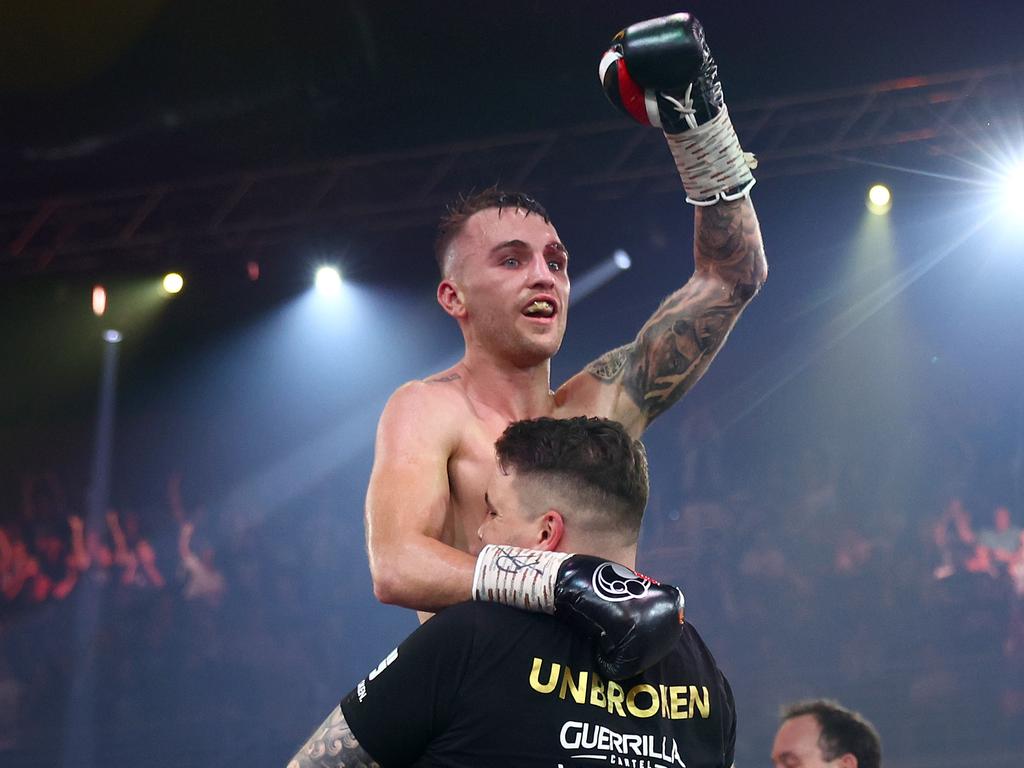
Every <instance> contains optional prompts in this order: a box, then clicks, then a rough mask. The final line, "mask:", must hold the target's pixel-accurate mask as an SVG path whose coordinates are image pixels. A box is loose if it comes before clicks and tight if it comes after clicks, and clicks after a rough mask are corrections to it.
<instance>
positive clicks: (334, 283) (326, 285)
mask: <svg viewBox="0 0 1024 768" xmlns="http://www.w3.org/2000/svg"><path fill="white" fill-rule="evenodd" d="M316 290H317V292H318V293H319V294H320V295H321V296H327V297H331V298H333V297H335V296H338V295H339V294H340V293H341V272H339V271H338V269H337V267H330V266H323V267H320V268H319V269H317V271H316Z"/></svg>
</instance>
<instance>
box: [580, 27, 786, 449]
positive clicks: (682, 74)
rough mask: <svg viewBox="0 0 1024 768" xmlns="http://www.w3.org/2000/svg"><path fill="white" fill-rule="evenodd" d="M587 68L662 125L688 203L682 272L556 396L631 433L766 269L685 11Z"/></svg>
mask: <svg viewBox="0 0 1024 768" xmlns="http://www.w3.org/2000/svg"><path fill="white" fill-rule="evenodd" d="M627 64H628V66H627ZM598 73H599V75H600V78H601V82H602V85H603V86H604V88H605V93H606V94H607V96H608V98H609V100H610V101H611V102H612V104H614V105H615V106H616V107H618V108H619V109H621V110H622V111H623V112H624V113H625V114H627V115H629V116H630V117H631V118H632V119H633V120H636V121H637V122H639V123H642V124H645V125H651V126H656V127H658V128H661V129H662V131H663V132H664V134H665V139H666V141H667V142H668V148H669V151H670V153H671V155H672V158H673V160H674V162H675V165H676V169H677V170H678V171H679V177H680V180H681V181H682V182H683V188H684V189H685V190H686V200H687V202H689V203H692V204H693V205H694V206H696V223H695V238H694V240H695V242H694V249H693V250H694V261H695V266H696V268H695V270H694V273H693V277H691V278H690V280H689V281H688V282H687V283H686V285H684V286H683V287H682V288H680V289H679V290H678V291H676V292H675V293H673V294H671V295H670V296H669V297H668V298H666V299H665V301H663V302H662V304H661V306H660V307H659V308H658V311H657V312H655V313H654V315H653V316H652V317H651V319H650V320H648V321H647V323H646V324H645V325H644V327H643V328H641V329H640V333H639V334H637V337H636V339H635V340H634V341H633V342H632V343H631V344H627V345H625V346H623V347H619V348H618V349H615V350H612V351H611V352H609V353H607V354H606V355H604V356H603V357H601V358H599V359H597V360H595V361H594V362H593V363H591V364H590V365H589V366H588V367H587V368H586V370H585V371H584V372H583V373H581V374H579V375H578V376H577V377H575V378H574V379H571V380H570V381H569V382H567V384H566V387H567V389H566V391H565V392H564V393H563V394H562V403H563V404H564V406H565V407H566V408H567V409H569V410H576V411H579V410H581V409H582V410H583V412H586V413H593V414H595V415H603V416H608V417H609V418H613V419H616V420H618V421H621V422H622V423H624V424H625V425H626V426H627V428H628V429H629V430H630V432H631V433H632V434H633V435H634V436H639V434H640V433H641V432H643V430H644V429H645V428H646V427H647V425H648V424H649V423H650V422H651V420H652V419H653V418H654V417H655V416H658V415H659V414H661V413H662V412H664V411H665V410H666V409H667V408H668V407H669V406H671V405H672V404H673V403H675V402H676V401H678V400H679V398H681V397H682V396H683V395H684V394H685V393H686V392H687V391H688V390H689V389H690V387H692V386H693V385H694V384H695V383H696V382H697V380H698V379H700V377H701V376H702V375H703V374H704V371H706V370H707V367H708V365H710V364H711V361H712V360H713V359H714V357H715V355H716V354H717V352H718V350H719V349H721V347H722V344H723V343H724V342H725V339H726V337H727V336H728V335H729V331H730V330H732V327H733V325H734V324H735V323H736V319H737V318H738V317H739V315H740V312H742V311H743V308H744V307H745V306H746V305H747V303H748V302H749V301H750V300H751V299H752V298H753V297H754V295H755V294H756V293H757V291H758V290H759V289H760V287H761V285H762V284H763V283H764V281H765V279H766V278H767V276H768V265H767V263H766V261H765V258H764V247H763V245H762V243H761V231H760V228H759V227H758V223H757V216H756V215H755V214H754V208H753V206H752V205H751V203H750V200H749V199H748V195H749V192H750V189H751V187H753V186H754V177H753V174H752V173H751V171H752V170H753V169H754V168H756V167H757V162H756V161H755V159H754V157H753V155H750V154H748V153H746V152H744V151H743V149H742V147H741V146H740V143H739V139H738V137H737V136H736V132H735V130H734V129H733V126H732V121H731V120H730V118H729V112H728V109H727V108H726V106H725V100H724V97H723V92H722V85H721V83H720V82H719V80H718V65H717V64H716V63H715V60H714V59H713V58H712V56H711V51H710V49H709V48H708V44H707V41H706V39H705V37H704V29H703V27H702V26H701V24H700V22H699V21H697V19H695V18H694V17H693V16H692V15H690V14H688V13H676V14H672V15H671V16H664V17H661V18H658V19H649V20H647V21H642V22H639V23H637V24H633V25H631V26H629V27H627V28H626V29H624V30H623V31H622V32H620V33H619V34H617V35H616V36H615V37H614V38H613V40H612V46H611V47H610V48H609V49H608V50H607V51H606V52H605V54H604V56H603V57H602V59H601V65H600V67H599V70H598ZM588 376H589V377H593V379H594V380H596V382H598V384H595V383H594V381H590V380H588Z"/></svg>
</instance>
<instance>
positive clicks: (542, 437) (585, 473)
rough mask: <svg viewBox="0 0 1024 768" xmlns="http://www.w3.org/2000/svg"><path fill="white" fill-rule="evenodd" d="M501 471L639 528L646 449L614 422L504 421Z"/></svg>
mask: <svg viewBox="0 0 1024 768" xmlns="http://www.w3.org/2000/svg"><path fill="white" fill-rule="evenodd" d="M495 448H496V451H497V455H498V466H499V467H500V468H501V471H502V472H506V473H507V472H509V471H511V470H515V471H516V473H517V474H518V475H519V476H520V477H521V478H524V479H529V478H531V477H536V478H538V479H541V480H543V482H544V484H545V486H547V485H557V486H558V487H559V489H560V490H561V491H562V492H563V493H565V494H568V495H569V496H571V497H572V499H573V500H574V501H576V502H578V503H579V505H580V507H581V508H586V509H589V510H591V511H593V512H595V513H597V514H598V515H599V516H600V517H601V520H600V523H601V524H602V527H605V528H607V529H611V530H617V531H620V532H622V533H625V534H628V537H629V538H630V539H632V540H634V541H635V540H636V537H637V536H638V535H639V533H640V524H641V522H643V515H644V507H646V506H647V494H648V488H649V481H648V470H647V452H646V451H645V450H644V446H643V443H641V442H640V441H639V440H634V439H633V438H632V437H630V436H629V434H628V433H627V432H626V430H625V428H624V427H623V426H622V425H621V424H619V423H618V422H617V421H611V420H609V419H598V418H587V417H585V416H578V417H576V418H572V419H552V418H547V417H544V418H540V419H533V420H531V421H517V422H514V423H512V424H510V425H509V426H508V428H507V429H506V430H505V432H504V434H502V436H501V437H499V438H498V441H497V443H495Z"/></svg>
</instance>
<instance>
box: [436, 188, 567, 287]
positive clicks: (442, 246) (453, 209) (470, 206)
mask: <svg viewBox="0 0 1024 768" xmlns="http://www.w3.org/2000/svg"><path fill="white" fill-rule="evenodd" d="M489 208H494V209H496V210H497V211H498V214H499V215H500V214H501V212H502V211H503V210H505V209H506V208H511V209H518V210H520V211H523V212H524V213H525V214H526V215H530V214H531V213H533V214H536V215H537V216H540V217H541V218H542V219H544V221H546V222H550V221H551V219H550V218H548V212H547V211H545V210H544V206H542V205H541V204H540V203H538V202H537V201H536V200H534V199H533V198H532V197H530V196H529V195H526V194H524V193H522V192H505V191H503V190H501V189H498V187H497V186H496V185H495V186H493V187H488V188H487V189H485V190H483V191H481V192H471V193H470V194H468V195H459V197H458V198H456V200H455V201H454V202H453V203H451V204H450V205H449V206H448V208H447V210H446V211H445V214H444V215H443V216H442V217H441V220H440V221H439V222H438V225H437V240H436V241H435V243H434V258H435V259H437V268H438V269H439V270H440V271H441V277H448V276H449V275H450V273H451V267H452V262H453V257H454V253H453V251H452V249H451V245H452V241H453V240H454V239H455V238H456V237H457V236H458V235H459V233H460V232H462V230H463V227H465V226H466V222H467V221H468V220H469V217H470V216H472V215H473V214H474V213H479V212H480V211H485V210H487V209H489Z"/></svg>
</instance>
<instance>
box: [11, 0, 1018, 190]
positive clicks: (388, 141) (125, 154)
mask: <svg viewBox="0 0 1024 768" xmlns="http://www.w3.org/2000/svg"><path fill="white" fill-rule="evenodd" d="M88 5H89V6H91V8H90V11H89V12H85V11H84V10H83V6H82V5H81V4H78V3H70V2H53V1H51V2H42V1H40V0H36V2H31V3H29V2H15V3H4V4H3V6H2V9H0V114H2V115H3V120H2V126H3V135H2V143H0V172H2V174H3V178H4V179H5V183H4V184H3V185H2V196H3V198H4V199H5V200H6V201H11V200H23V199H24V198H25V196H38V195H47V194H56V193H65V192H68V191H81V190H85V189H97V188H100V189H102V188H106V187H110V186H112V185H119V184H125V183H136V182H140V181H152V180H162V179H165V178H175V179H177V178H183V177H188V176H190V175H194V174H209V173H211V172H215V171H220V170H228V169H236V168H244V167H251V166H255V165H265V164H283V163H287V162H292V161H295V160H304V159H310V158H319V157H323V156H326V155H350V154H353V153H363V152H368V151H374V150H381V149H395V148H406V147H415V146H420V145H424V144H435V143H439V142H447V141H455V140H460V139H466V138H473V137H487V136H492V135H495V134H506V133H511V132H518V131H525V130H532V129H544V128H551V127H556V126H565V125H569V124H574V123H580V122H585V121H589V120H596V119H603V118H606V117H608V116H609V112H608V109H609V108H608V106H607V105H606V104H605V103H604V101H603V97H602V95H601V93H600V89H599V88H598V86H597V83H596V77H595V70H596V63H597V60H598V57H599V55H600V53H601V51H602V49H603V47H604V45H605V44H606V42H607V40H608V39H609V37H610V35H611V34H612V33H613V32H615V31H616V30H617V29H618V28H620V27H621V26H623V25H624V24H627V23H630V22H632V21H636V20H640V19H643V18H648V17H652V16H657V15H662V14H665V13H669V12H673V11H675V10H680V6H679V5H677V4H675V3H666V2H649V1H644V2H631V3H624V2H618V3H612V2H588V3H583V2H577V3H557V4H556V3H552V2H540V0H529V1H527V2H520V3H490V2H444V3H439V2H434V3H396V2H370V0H351V1H349V2H334V3H329V2H314V1H313V0H289V1H288V2H285V1H284V0H277V1H275V0H249V1H248V2H224V1H223V0H212V1H211V0H179V1H178V2H161V0H147V1H140V0H132V2H127V0H107V1H106V2H93V3H89V4H88ZM689 10H692V11H694V12H695V13H696V14H698V15H699V17H700V18H701V19H702V20H703V21H704V24H705V26H706V28H707V31H708V37H709V41H710V42H711V44H712V48H713V50H714V51H715V52H716V54H717V57H718V58H719V61H720V64H721V66H722V73H723V78H724V82H725V85H726V93H727V96H728V98H730V99H732V100H734V101H736V100H749V99H752V98H762V97H772V96H782V95H789V94H793V93H800V92H805V91H809V90H816V89H826V88H833V87H840V86H845V85H858V84H865V83H870V82H873V81H877V80H882V79H886V78H891V77H898V76H903V75H910V74H930V73H936V72H943V71H947V70H954V69H962V68H973V67H981V66H988V65H994V64H1000V63H1006V62H1011V61H1016V60H1019V59H1020V58H1021V56H1022V54H1021V50H1020V48H1021V42H1020V41H1021V38H1022V32H1024V3H1021V2H1019V0H984V2H978V3H968V2H962V1H957V0H932V2H921V1H920V0H910V1H907V0H903V1H901V2H900V1H896V2H877V1H876V0H869V1H867V2H858V3H843V2H820V1H818V2H808V1H807V0H788V1H787V0H782V1H781V2H771V3H765V2H762V3H749V2H748V3H739V2H731V3H729V2H707V1H706V0H705V1H704V2H699V1H698V2H693V3H692V4H691V5H690V8H689Z"/></svg>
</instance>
